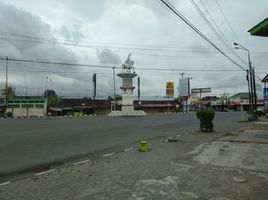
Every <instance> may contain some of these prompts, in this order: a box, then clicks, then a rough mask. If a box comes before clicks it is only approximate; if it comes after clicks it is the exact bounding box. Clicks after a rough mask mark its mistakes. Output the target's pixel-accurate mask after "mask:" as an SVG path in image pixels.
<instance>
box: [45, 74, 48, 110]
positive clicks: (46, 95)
mask: <svg viewBox="0 0 268 200" xmlns="http://www.w3.org/2000/svg"><path fill="white" fill-rule="evenodd" d="M47 81H48V77H46V89H45V98H46V115H48V94H47V92H48V90H47V85H48V83H47Z"/></svg>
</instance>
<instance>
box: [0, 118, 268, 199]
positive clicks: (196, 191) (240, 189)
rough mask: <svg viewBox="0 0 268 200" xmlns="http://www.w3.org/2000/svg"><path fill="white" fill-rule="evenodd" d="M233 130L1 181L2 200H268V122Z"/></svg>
mask: <svg viewBox="0 0 268 200" xmlns="http://www.w3.org/2000/svg"><path fill="white" fill-rule="evenodd" d="M245 126H249V127H245V128H243V129H240V130H238V131H235V132H230V133H221V132H217V133H199V132H189V133H188V134H187V135H185V136H184V135H181V134H180V133H178V134H177V135H176V136H175V137H174V138H175V139H177V140H178V141H177V142H166V138H158V139H154V140H152V141H150V144H151V147H152V149H151V151H149V152H146V153H141V152H139V151H137V149H133V148H127V149H125V151H122V152H120V153H116V154H110V155H109V154H107V155H106V156H104V157H102V158H100V159H96V160H88V161H86V162H81V163H76V164H73V165H71V166H66V167H61V168H57V169H54V170H51V171H48V172H47V173H44V174H42V173H41V174H37V175H34V176H31V177H27V178H22V179H19V180H13V181H10V183H8V182H6V183H2V184H0V199H1V200H2V199H3V200H25V199H27V200H31V199H33V200H39V199H40V200H43V199H44V200H52V199H55V200H88V199H90V200H91V199H93V200H95V199H96V200H99V199H100V200H101V199H105V200H162V199H163V200H179V199H183V200H184V199H185V200H191V199H204V200H229V199H232V200H237V199H243V200H247V199H248V200H250V199H254V200H258V199H260V200H265V199H268V156H267V155H268V145H267V143H268V137H267V135H268V123H266V122H265V123H263V122H262V123H261V124H258V123H256V124H252V123H248V124H245Z"/></svg>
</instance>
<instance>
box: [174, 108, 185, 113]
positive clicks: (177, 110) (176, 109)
mask: <svg viewBox="0 0 268 200" xmlns="http://www.w3.org/2000/svg"><path fill="white" fill-rule="evenodd" d="M182 111H183V108H174V112H176V113H179V112H182Z"/></svg>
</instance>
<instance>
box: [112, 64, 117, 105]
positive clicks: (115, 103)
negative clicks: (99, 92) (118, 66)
mask: <svg viewBox="0 0 268 200" xmlns="http://www.w3.org/2000/svg"><path fill="white" fill-rule="evenodd" d="M113 79H114V110H116V107H117V102H116V94H115V67H113Z"/></svg>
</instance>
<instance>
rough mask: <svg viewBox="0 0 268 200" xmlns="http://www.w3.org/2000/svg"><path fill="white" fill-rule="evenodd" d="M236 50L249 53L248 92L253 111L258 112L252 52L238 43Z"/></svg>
mask: <svg viewBox="0 0 268 200" xmlns="http://www.w3.org/2000/svg"><path fill="white" fill-rule="evenodd" d="M234 45H235V49H241V50H244V51H247V53H248V66H249V70H247V81H248V91H249V101H251V106H252V110H253V111H255V112H256V102H257V100H256V87H255V73H254V70H253V69H252V66H251V59H250V52H249V50H248V49H247V48H245V47H243V46H242V45H240V44H238V43H234Z"/></svg>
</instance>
